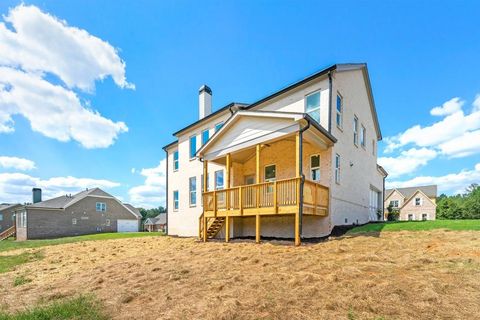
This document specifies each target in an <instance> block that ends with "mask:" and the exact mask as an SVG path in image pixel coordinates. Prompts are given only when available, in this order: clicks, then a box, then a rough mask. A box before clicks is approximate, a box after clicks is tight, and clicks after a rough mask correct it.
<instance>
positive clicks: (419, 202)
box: [415, 198, 422, 206]
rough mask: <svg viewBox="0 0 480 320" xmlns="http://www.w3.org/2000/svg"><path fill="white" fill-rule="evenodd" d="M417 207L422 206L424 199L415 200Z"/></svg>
mask: <svg viewBox="0 0 480 320" xmlns="http://www.w3.org/2000/svg"><path fill="white" fill-rule="evenodd" d="M415 205H416V206H421V205H422V198H415Z"/></svg>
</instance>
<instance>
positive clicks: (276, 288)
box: [0, 231, 480, 320]
mask: <svg viewBox="0 0 480 320" xmlns="http://www.w3.org/2000/svg"><path fill="white" fill-rule="evenodd" d="M42 250H43V252H44V256H45V257H44V259H43V260H41V261H36V262H33V263H27V264H24V265H21V266H18V267H17V268H16V269H15V270H14V271H12V272H8V273H5V274H2V275H0V306H2V308H5V309H6V310H9V311H14V310H16V309H17V308H20V307H24V306H30V305H33V304H35V303H38V302H42V301H52V300H56V299H62V298H65V297H71V296H74V295H77V294H84V293H94V294H95V295H96V296H97V297H98V298H99V299H100V300H102V302H103V303H104V304H105V306H106V308H107V312H108V314H109V315H111V316H112V317H113V318H114V319H352V318H353V319H376V318H378V317H383V318H384V319H416V320H418V319H473V318H475V317H477V319H479V318H480V316H479V315H480V236H479V232H475V231H469V232H467V231H461V232H451V231H449V232H447V231H430V232H388V233H384V234H381V235H380V236H378V235H376V236H375V235H374V234H370V235H362V236H352V237H341V238H333V239H331V240H330V241H326V242H322V243H317V244H307V245H303V246H302V247H299V248H295V247H293V246H292V244H291V242H283V241H272V242H266V243H263V244H261V245H256V244H254V243H251V242H245V241H233V243H230V244H225V243H223V242H209V243H201V242H197V241H196V240H195V239H180V238H169V237H161V238H137V239H119V240H108V241H92V242H83V243H74V244H65V245H58V246H52V247H46V248H44V249H42ZM25 251H28V249H26V250H18V251H17V252H18V253H20V252H25ZM13 253H14V252H9V253H8V254H13ZM20 275H28V278H29V279H30V280H31V282H28V283H25V284H23V285H21V286H17V287H15V286H13V280H12V279H14V278H15V277H17V276H20Z"/></svg>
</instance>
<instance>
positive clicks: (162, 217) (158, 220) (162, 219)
mask: <svg viewBox="0 0 480 320" xmlns="http://www.w3.org/2000/svg"><path fill="white" fill-rule="evenodd" d="M166 223H167V215H166V214H165V213H160V214H159V215H158V216H156V217H153V218H148V219H147V221H145V224H147V225H149V224H166Z"/></svg>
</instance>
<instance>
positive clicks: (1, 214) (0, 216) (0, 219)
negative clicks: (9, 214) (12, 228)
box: [0, 213, 3, 221]
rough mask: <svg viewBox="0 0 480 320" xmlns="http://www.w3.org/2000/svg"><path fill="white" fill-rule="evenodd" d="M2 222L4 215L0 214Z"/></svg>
mask: <svg viewBox="0 0 480 320" xmlns="http://www.w3.org/2000/svg"><path fill="white" fill-rule="evenodd" d="M0 221H3V213H0Z"/></svg>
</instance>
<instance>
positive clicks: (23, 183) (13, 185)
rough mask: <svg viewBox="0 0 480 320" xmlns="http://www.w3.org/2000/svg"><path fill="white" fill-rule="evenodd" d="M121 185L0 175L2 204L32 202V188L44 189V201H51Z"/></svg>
mask: <svg viewBox="0 0 480 320" xmlns="http://www.w3.org/2000/svg"><path fill="white" fill-rule="evenodd" d="M118 186H120V184H119V183H117V182H113V181H109V180H104V179H91V178H76V177H71V176H68V177H53V178H50V179H46V180H43V179H40V178H37V177H33V176H30V175H27V174H24V173H0V202H6V203H24V202H31V201H32V188H33V187H38V188H42V193H43V199H49V198H53V197H57V196H61V195H64V194H69V193H76V192H79V191H81V190H83V189H85V188H94V187H99V188H106V189H108V188H114V187H118Z"/></svg>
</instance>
